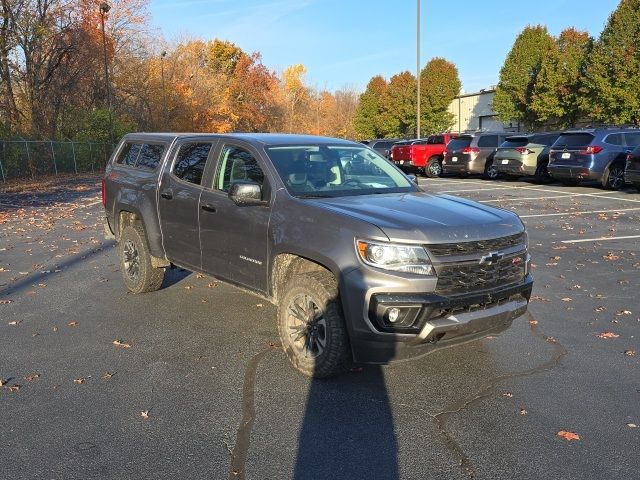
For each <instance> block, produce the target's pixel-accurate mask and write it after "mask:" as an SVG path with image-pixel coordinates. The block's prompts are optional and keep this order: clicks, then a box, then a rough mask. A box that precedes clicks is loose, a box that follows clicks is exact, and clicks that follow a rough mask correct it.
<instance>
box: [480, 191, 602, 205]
mask: <svg viewBox="0 0 640 480" xmlns="http://www.w3.org/2000/svg"><path fill="white" fill-rule="evenodd" d="M607 193H608V192H602V193H601V194H597V193H593V194H591V193H567V194H566V195H554V196H551V197H524V198H521V197H509V198H496V199H495V200H478V201H479V202H480V203H490V202H523V201H525V200H549V199H552V198H571V197H581V196H585V195H607Z"/></svg>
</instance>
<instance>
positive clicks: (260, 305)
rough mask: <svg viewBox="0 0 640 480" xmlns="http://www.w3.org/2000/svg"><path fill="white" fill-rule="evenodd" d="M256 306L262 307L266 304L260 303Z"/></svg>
mask: <svg viewBox="0 0 640 480" xmlns="http://www.w3.org/2000/svg"><path fill="white" fill-rule="evenodd" d="M256 307H258V308H262V307H264V305H262V304H261V303H258V304H257V305H256Z"/></svg>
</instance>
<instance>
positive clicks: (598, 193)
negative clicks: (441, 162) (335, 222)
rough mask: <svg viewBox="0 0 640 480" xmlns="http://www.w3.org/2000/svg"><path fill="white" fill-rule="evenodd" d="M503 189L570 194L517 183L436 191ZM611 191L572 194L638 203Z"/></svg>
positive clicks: (456, 191)
mask: <svg viewBox="0 0 640 480" xmlns="http://www.w3.org/2000/svg"><path fill="white" fill-rule="evenodd" d="M476 183H477V182H476ZM483 185H486V183H484V184H483ZM505 189H512V190H532V191H535V192H545V193H559V194H562V195H571V192H567V191H566V190H553V189H550V188H540V187H536V186H525V187H520V186H517V185H513V186H509V185H504V186H502V187H491V188H479V189H472V190H444V191H441V192H438V193H460V192H485V191H490V190H505ZM612 193H613V192H592V193H580V192H576V193H575V194H573V195H580V196H583V197H594V198H604V199H607V200H620V201H621V202H632V203H640V200H634V199H632V198H622V197H608V196H606V195H610V194H612Z"/></svg>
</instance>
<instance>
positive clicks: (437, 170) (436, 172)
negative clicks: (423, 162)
mask: <svg viewBox="0 0 640 480" xmlns="http://www.w3.org/2000/svg"><path fill="white" fill-rule="evenodd" d="M425 173H426V174H427V177H430V178H437V177H440V176H441V175H442V164H441V163H440V159H439V158H438V157H431V158H430V159H429V161H428V162H427V166H426V167H425Z"/></svg>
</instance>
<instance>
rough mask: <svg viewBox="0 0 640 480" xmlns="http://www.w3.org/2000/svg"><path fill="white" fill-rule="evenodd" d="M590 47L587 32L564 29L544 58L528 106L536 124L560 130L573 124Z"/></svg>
mask: <svg viewBox="0 0 640 480" xmlns="http://www.w3.org/2000/svg"><path fill="white" fill-rule="evenodd" d="M592 45H593V40H592V39H591V37H590V36H589V34H588V33H587V32H580V31H578V30H576V29H575V28H568V29H566V30H564V31H563V32H562V33H561V34H560V36H559V37H558V39H557V41H556V44H555V45H554V46H553V47H552V48H551V49H550V50H549V52H548V53H547V55H545V56H544V58H543V59H542V65H541V67H540V73H539V74H538V77H537V80H536V84H535V86H534V89H533V95H532V97H531V104H530V106H529V108H530V110H531V112H532V113H534V114H535V116H536V118H537V121H538V122H540V123H554V124H556V125H557V127H558V128H561V129H562V128H568V127H572V126H574V125H575V124H576V122H577V120H578V118H579V117H580V107H579V100H580V89H581V87H582V82H583V79H584V70H585V65H586V61H587V58H588V55H589V52H590V50H591V47H592Z"/></svg>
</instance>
